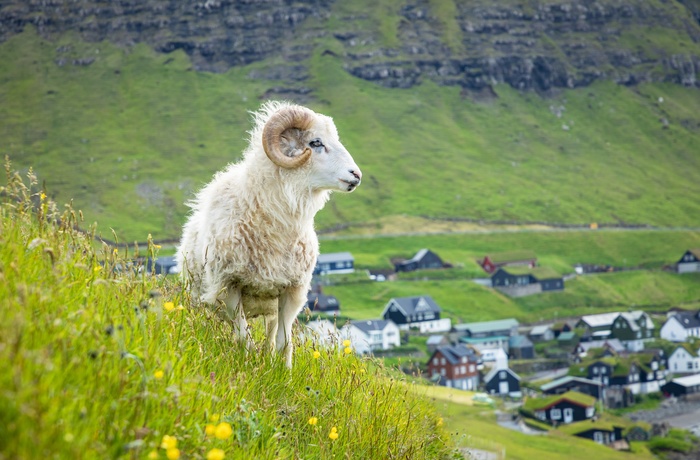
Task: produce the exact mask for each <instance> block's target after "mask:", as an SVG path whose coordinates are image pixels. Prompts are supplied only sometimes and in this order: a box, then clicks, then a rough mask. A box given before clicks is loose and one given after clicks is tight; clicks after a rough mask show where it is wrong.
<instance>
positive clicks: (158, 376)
mask: <svg viewBox="0 0 700 460" xmlns="http://www.w3.org/2000/svg"><path fill="white" fill-rule="evenodd" d="M164 375H165V372H163V371H161V370H160V369H158V370H157V371H155V372H154V373H153V378H155V379H156V380H160V379H162V378H163V376H164Z"/></svg>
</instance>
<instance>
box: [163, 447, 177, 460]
mask: <svg viewBox="0 0 700 460" xmlns="http://www.w3.org/2000/svg"><path fill="white" fill-rule="evenodd" d="M165 456H166V457H168V460H177V459H178V458H180V449H177V448H172V449H168V450H166V451H165Z"/></svg>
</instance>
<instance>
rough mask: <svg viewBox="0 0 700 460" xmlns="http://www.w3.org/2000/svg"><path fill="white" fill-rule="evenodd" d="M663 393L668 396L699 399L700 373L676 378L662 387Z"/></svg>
mask: <svg viewBox="0 0 700 460" xmlns="http://www.w3.org/2000/svg"><path fill="white" fill-rule="evenodd" d="M661 391H663V393H664V394H665V395H667V396H675V397H681V396H684V397H688V396H693V397H697V395H698V394H700V373H699V374H693V375H686V376H685V377H678V378H675V379H673V380H671V381H670V382H668V383H667V384H666V385H662V386H661Z"/></svg>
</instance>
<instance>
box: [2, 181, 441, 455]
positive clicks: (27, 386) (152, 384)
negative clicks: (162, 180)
mask: <svg viewBox="0 0 700 460" xmlns="http://www.w3.org/2000/svg"><path fill="white" fill-rule="evenodd" d="M7 182H8V184H9V185H8V186H7V187H4V188H3V189H2V192H3V194H2V196H3V198H2V202H0V281H1V282H0V388H1V389H2V391H0V457H2V458H8V459H34V458H36V459H39V458H66V459H68V458H115V459H116V458H124V459H126V458H129V459H136V458H139V459H145V458H147V459H159V458H160V459H165V458H168V459H177V458H183V459H184V458H189V459H204V458H207V459H208V460H212V459H217V458H218V459H222V458H226V459H241V460H243V459H251V458H256V459H296V458H308V459H328V458H345V455H346V453H352V454H353V455H354V456H356V457H355V458H415V459H435V458H445V459H447V458H452V453H453V445H454V443H453V440H452V439H451V438H450V435H449V434H448V432H447V430H446V427H445V426H444V424H443V420H442V417H441V416H440V414H439V413H438V412H437V411H436V409H435V407H434V406H433V404H432V403H431V402H430V401H429V400H428V399H427V398H423V397H420V396H419V395H417V392H416V390H415V384H413V383H410V382H408V381H406V379H404V378H403V377H400V376H397V374H396V373H395V372H390V371H388V370H386V369H384V367H383V366H382V365H381V364H378V363H376V362H375V361H373V360H369V359H361V358H358V357H355V355H354V354H348V353H346V352H345V350H344V349H343V348H342V347H330V348H327V347H326V348H324V347H321V346H320V345H319V344H318V343H317V341H316V339H315V338H313V337H312V338H308V339H302V338H299V339H298V340H297V341H296V342H295V347H296V353H295V355H294V366H293V368H292V369H291V370H290V369H288V368H286V366H285V364H284V360H283V359H281V358H278V357H277V356H276V355H275V354H271V353H267V350H265V346H264V345H263V342H262V338H261V337H260V336H261V335H262V325H261V324H259V325H255V327H254V328H253V338H254V339H255V343H256V345H255V346H254V348H253V349H251V350H249V351H246V350H245V349H244V347H241V346H239V345H238V344H237V343H235V341H234V340H233V334H232V332H231V329H230V327H229V326H228V325H227V324H225V323H223V322H222V321H220V320H219V319H218V318H217V317H216V315H214V314H213V313H212V312H210V311H209V310H208V309H206V308H203V307H201V306H199V305H197V304H195V303H193V302H191V300H190V299H189V298H188V297H187V295H186V293H185V292H183V290H182V289H181V287H180V285H179V284H178V283H172V282H169V281H167V280H164V279H163V278H161V277H152V276H147V275H143V274H135V273H132V272H130V271H126V272H125V271H123V270H118V268H119V267H123V266H124V262H125V259H124V258H125V257H126V256H127V255H128V254H127V253H125V252H124V250H122V252H120V251H119V250H116V249H114V248H110V247H104V248H103V249H102V250H100V251H97V252H96V251H95V250H94V246H93V244H92V241H91V239H90V238H89V235H84V234H82V233H78V232H76V231H75V230H74V229H73V228H72V226H73V225H74V224H76V223H79V222H80V214H79V213H78V212H77V211H74V210H73V209H72V208H63V207H60V208H59V207H58V206H56V204H55V203H54V202H53V201H51V200H50V199H49V198H48V197H46V196H45V195H44V194H43V192H42V191H41V188H40V187H39V186H37V184H36V182H33V183H32V184H31V188H27V185H26V184H23V183H22V182H20V180H19V178H18V176H16V175H13V174H10V175H8V180H7ZM32 200H33V201H34V202H35V203H37V204H38V206H37V207H36V208H34V207H33V206H32ZM57 217H60V218H61V219H60V223H57V222H58V221H57V219H56V218H57ZM155 250H156V248H155V246H154V245H151V246H150V247H149V250H148V251H149V253H151V255H153V254H154V253H155Z"/></svg>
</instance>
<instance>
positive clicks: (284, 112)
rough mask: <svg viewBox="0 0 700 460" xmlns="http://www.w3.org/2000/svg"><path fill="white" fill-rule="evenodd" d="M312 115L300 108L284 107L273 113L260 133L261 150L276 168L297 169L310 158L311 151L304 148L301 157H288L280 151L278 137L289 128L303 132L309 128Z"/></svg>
mask: <svg viewBox="0 0 700 460" xmlns="http://www.w3.org/2000/svg"><path fill="white" fill-rule="evenodd" d="M313 120H314V113H313V112H312V111H311V110H309V109H307V108H305V107H300V106H290V107H285V108H283V109H281V110H279V111H278V112H276V113H274V114H273V115H272V116H271V117H270V119H269V120H268V121H267V123H265V127H264V128H263V132H262V143H263V149H264V150H265V154H266V155H267V157H268V158H269V159H270V161H272V162H273V163H274V164H276V165H277V166H280V167H282V168H286V169H293V168H298V167H299V166H301V165H303V164H304V163H306V162H307V161H309V158H311V149H310V148H309V147H306V148H305V149H304V151H303V152H302V154H301V155H298V156H296V157H288V156H287V155H285V154H284V153H283V152H282V150H281V149H280V137H281V135H282V133H283V132H284V131H285V130H287V129H290V128H296V129H300V130H302V131H305V130H307V129H309V128H310V127H311V123H312V122H313Z"/></svg>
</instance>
